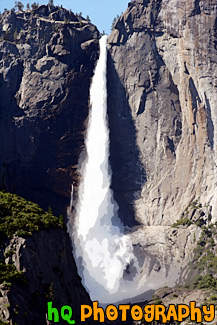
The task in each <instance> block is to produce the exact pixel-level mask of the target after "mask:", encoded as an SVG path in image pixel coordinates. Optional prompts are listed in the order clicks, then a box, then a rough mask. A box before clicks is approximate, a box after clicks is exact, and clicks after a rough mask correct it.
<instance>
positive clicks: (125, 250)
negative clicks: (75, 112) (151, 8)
mask: <svg viewBox="0 0 217 325" xmlns="http://www.w3.org/2000/svg"><path fill="white" fill-rule="evenodd" d="M106 43H107V37H106V36H103V37H102V38H101V39H100V57H99V60H98V63H97V66H96V69H95V73H94V76H93V80H92V84H91V88H90V105H91V107H90V113H89V121H88V126H87V134H86V140H85V147H86V155H85V159H83V161H82V162H81V164H80V185H79V190H78V200H77V202H76V206H75V210H74V212H73V215H72V216H70V211H69V232H70V235H71V238H72V241H73V248H74V256H75V260H76V264H77V267H78V271H79V274H80V276H81V277H82V280H83V284H84V286H85V287H86V289H87V290H88V291H89V293H90V296H91V299H92V300H99V301H100V302H104V303H108V302H114V301H118V300H121V299H124V298H126V295H127V294H126V293H127V292H128V291H129V288H130V287H131V286H132V279H130V280H126V278H127V275H128V274H129V273H130V271H129V270H130V266H133V268H134V272H135V268H136V269H137V266H138V261H137V259H136V258H135V256H134V254H133V246H132V243H131V241H130V239H129V237H128V236H127V235H124V234H123V231H124V229H123V225H122V224H121V222H120V220H119V219H118V205H117V203H116V202H115V201H114V198H113V192H112V190H111V188H110V185H111V170H110V165H109V129H108V121H107V85H106V66H107V47H106ZM83 156H84V154H83ZM71 204H72V203H71ZM132 295H135V292H133V294H132ZM127 298H128V297H127Z"/></svg>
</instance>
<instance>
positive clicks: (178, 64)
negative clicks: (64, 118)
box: [108, 0, 217, 287]
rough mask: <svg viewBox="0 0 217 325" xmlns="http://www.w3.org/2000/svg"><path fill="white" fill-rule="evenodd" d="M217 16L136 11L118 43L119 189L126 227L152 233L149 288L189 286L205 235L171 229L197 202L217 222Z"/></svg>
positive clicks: (114, 113)
mask: <svg viewBox="0 0 217 325" xmlns="http://www.w3.org/2000/svg"><path fill="white" fill-rule="evenodd" d="M216 9H217V3H216V1H211V0H210V1H205V0H204V1H203V0H200V1H193V0H190V1H186V0H181V1H176V0H174V1H173V0H172V1H168V0H138V1H131V2H130V3H129V5H128V9H127V10H126V11H125V13H124V14H123V15H122V16H121V17H120V19H118V21H117V23H116V25H115V27H114V29H113V31H112V33H111V35H110V36H109V39H108V49H109V54H108V113H109V124H110V130H111V145H110V146H111V165H112V170H113V180H112V187H113V190H114V195H115V198H116V200H117V201H118V203H119V206H120V216H121V218H122V220H123V221H124V223H125V224H128V225H132V224H135V223H136V221H137V222H139V223H140V224H142V225H143V226H142V227H140V228H139V230H138V231H135V232H134V233H133V235H132V238H133V240H134V243H135V244H137V245H141V246H142V247H143V253H142V254H144V264H143V272H144V276H145V274H146V275H148V279H147V278H145V280H144V281H146V282H144V283H146V284H145V285H147V286H149V284H151V285H152V287H153V283H154V285H157V286H160V283H161V284H162V285H172V284H174V283H175V282H176V281H181V279H182V276H183V271H184V269H185V267H186V265H187V263H188V261H189V259H191V254H192V248H193V247H194V245H195V244H194V242H195V240H193V237H192V236H193V234H194V233H195V235H194V236H196V237H194V238H198V236H199V232H200V231H199V229H198V228H197V227H196V226H191V227H190V228H187V229H179V227H178V230H177V231H176V234H175V233H174V232H173V231H172V228H171V225H172V224H173V223H174V222H175V221H177V220H178V219H180V217H181V215H184V211H185V210H187V209H188V208H187V207H188V206H189V204H190V203H191V202H192V201H194V200H198V201H199V202H200V203H201V204H202V205H203V206H208V210H209V211H207V214H206V217H205V219H206V222H207V217H208V215H210V218H211V221H212V222H215V221H216V220H217V214H216V211H217V201H216V198H217V192H216V191H217V190H216V189H217V187H216V184H217V165H216V158H217V157H216V149H217V131H216V130H217V113H216V107H215V105H216V98H217V88H216V69H217V65H216V63H217V56H216V40H217V39H216V31H217V30H216V19H217V18H216ZM181 228H182V227H181ZM174 235H175V237H176V238H173V236H174Z"/></svg>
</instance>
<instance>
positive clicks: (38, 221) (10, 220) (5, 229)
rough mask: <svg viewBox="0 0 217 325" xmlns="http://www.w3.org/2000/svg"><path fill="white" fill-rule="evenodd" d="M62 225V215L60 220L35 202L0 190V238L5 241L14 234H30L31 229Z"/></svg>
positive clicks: (22, 235)
mask: <svg viewBox="0 0 217 325" xmlns="http://www.w3.org/2000/svg"><path fill="white" fill-rule="evenodd" d="M56 227H63V217H62V216H61V218H60V220H59V219H58V218H57V217H55V216H54V215H53V213H52V210H51V208H49V209H48V211H47V212H45V211H44V210H42V209H41V208H40V207H39V206H38V205H37V204H35V203H32V202H29V201H27V200H25V199H23V198H21V197H19V196H17V195H15V194H10V193H4V192H0V238H1V241H3V242H4V241H5V238H6V237H9V238H11V237H12V236H13V235H14V234H17V235H18V236H21V237H28V236H31V235H32V232H33V231H40V230H42V229H49V228H56Z"/></svg>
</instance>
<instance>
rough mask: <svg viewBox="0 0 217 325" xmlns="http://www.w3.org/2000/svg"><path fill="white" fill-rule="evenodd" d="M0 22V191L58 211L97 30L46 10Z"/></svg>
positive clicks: (78, 138)
mask: <svg viewBox="0 0 217 325" xmlns="http://www.w3.org/2000/svg"><path fill="white" fill-rule="evenodd" d="M0 24H1V29H0V37H1V41H0V51H1V56H0V60H1V61H0V76H1V77H0V78H1V79H0V91H1V99H0V111H1V121H0V130H1V131H0V132H1V136H0V151H1V158H0V159H1V163H0V175H1V187H3V188H4V189H6V190H8V191H12V192H15V193H17V194H20V195H22V196H24V197H25V198H27V199H31V200H33V201H35V202H37V203H39V204H40V205H41V206H42V207H43V208H45V209H47V208H48V205H49V204H51V203H52V207H53V210H54V212H55V213H56V214H60V213H64V212H66V207H67V205H68V204H69V198H70V191H71V182H72V179H73V178H74V179H75V178H76V177H75V171H76V165H77V161H78V156H79V153H80V151H81V147H82V145H83V132H84V130H85V126H84V121H85V119H86V117H87V115H88V98H89V87H90V80H91V77H92V75H93V69H94V66H95V62H96V60H97V58H98V38H99V32H98V30H97V28H96V27H95V26H94V25H92V24H91V23H89V22H88V21H86V20H85V19H84V18H83V17H81V16H79V15H77V16H76V15H75V14H73V13H72V12H70V11H67V10H65V9H63V8H60V7H53V6H40V7H38V8H36V9H35V10H32V11H30V10H29V11H28V10H27V11H25V12H18V13H15V12H13V11H7V12H5V13H4V14H2V15H1V17H0ZM49 202H50V203H49Z"/></svg>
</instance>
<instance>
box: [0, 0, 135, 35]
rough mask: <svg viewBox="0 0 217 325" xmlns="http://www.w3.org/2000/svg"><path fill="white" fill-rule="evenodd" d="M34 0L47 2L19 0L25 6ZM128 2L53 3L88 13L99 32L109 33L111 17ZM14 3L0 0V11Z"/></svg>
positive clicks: (70, 0) (65, 0) (59, 0)
mask: <svg viewBox="0 0 217 325" xmlns="http://www.w3.org/2000/svg"><path fill="white" fill-rule="evenodd" d="M34 1H35V2H39V3H40V4H47V3H48V0H44V1H43V0H33V1H28V0H24V1H21V2H22V3H23V4H24V8H26V4H27V3H28V2H29V3H30V4H31V3H33V2H34ZM128 2H130V0H54V5H63V7H65V8H67V9H71V10H72V12H74V13H79V12H82V14H83V16H84V17H86V16H87V15H89V17H90V19H91V22H92V23H93V24H95V25H96V26H97V27H98V29H99V31H100V32H102V31H103V30H105V32H106V33H107V34H109V33H110V28H111V24H112V21H113V18H114V17H116V16H117V14H119V15H120V14H121V12H122V11H125V10H126V9H127V5H128ZM14 4H15V1H12V0H7V1H6V0H0V12H3V10H4V8H7V9H11V8H12V7H13V6H14Z"/></svg>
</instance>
